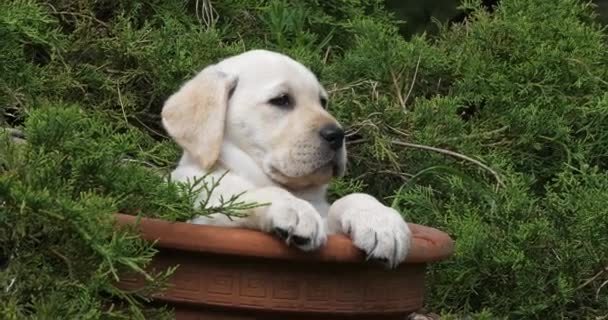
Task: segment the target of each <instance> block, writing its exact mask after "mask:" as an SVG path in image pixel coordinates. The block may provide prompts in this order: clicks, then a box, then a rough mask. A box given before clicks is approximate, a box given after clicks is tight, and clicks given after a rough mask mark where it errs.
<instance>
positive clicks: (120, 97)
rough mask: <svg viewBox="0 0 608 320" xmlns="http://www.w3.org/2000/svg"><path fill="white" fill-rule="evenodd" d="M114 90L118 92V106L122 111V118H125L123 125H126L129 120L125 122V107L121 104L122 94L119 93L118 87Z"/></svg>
mask: <svg viewBox="0 0 608 320" xmlns="http://www.w3.org/2000/svg"><path fill="white" fill-rule="evenodd" d="M116 90H117V91H118V103H119V104H120V109H121V110H122V116H123V117H124V118H125V123H126V124H127V125H128V124H129V120H127V113H126V112H125V105H124V103H123V102H122V94H121V93H120V85H118V84H117V85H116Z"/></svg>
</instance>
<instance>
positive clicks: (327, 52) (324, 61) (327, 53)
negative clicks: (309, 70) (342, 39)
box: [323, 46, 331, 64]
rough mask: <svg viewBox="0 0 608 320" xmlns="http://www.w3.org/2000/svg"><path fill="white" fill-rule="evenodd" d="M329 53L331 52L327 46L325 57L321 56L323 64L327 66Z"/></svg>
mask: <svg viewBox="0 0 608 320" xmlns="http://www.w3.org/2000/svg"><path fill="white" fill-rule="evenodd" d="M330 51H331V46H327V50H325V55H324V56H323V64H327V60H328V59H329V52H330Z"/></svg>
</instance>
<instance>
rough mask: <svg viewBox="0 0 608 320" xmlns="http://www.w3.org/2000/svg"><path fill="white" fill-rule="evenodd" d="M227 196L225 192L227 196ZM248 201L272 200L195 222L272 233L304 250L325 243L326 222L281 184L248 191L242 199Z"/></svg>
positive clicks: (195, 221)
mask: <svg viewBox="0 0 608 320" xmlns="http://www.w3.org/2000/svg"><path fill="white" fill-rule="evenodd" d="M224 196H225V195H224ZM239 199H240V200H241V201H243V202H246V203H259V204H262V203H269V204H268V205H263V206H258V207H255V208H252V209H248V210H246V211H244V212H242V213H244V214H245V217H235V218H232V219H229V218H228V217H227V216H225V215H222V214H213V215H210V216H208V217H199V218H197V219H195V220H193V221H192V222H193V223H204V224H215V225H224V226H234V227H244V228H250V229H256V230H261V231H264V232H267V233H273V234H276V235H277V236H279V237H281V238H282V239H284V240H285V241H286V243H287V244H288V245H291V244H293V245H295V246H297V247H298V248H300V249H302V250H304V251H310V250H315V249H317V248H319V247H320V246H322V245H323V244H324V243H325V241H326V239H327V234H326V231H325V225H324V221H323V219H322V218H321V216H320V215H319V213H318V212H317V211H316V210H315V208H314V207H313V206H312V205H311V204H310V203H308V202H306V201H304V200H302V199H299V198H296V197H295V196H294V195H292V194H291V193H289V192H288V191H286V190H283V189H281V188H278V187H264V188H258V189H252V190H249V191H246V192H245V193H244V194H242V195H241V196H240V198H239Z"/></svg>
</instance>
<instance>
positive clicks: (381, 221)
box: [327, 193, 411, 268]
mask: <svg viewBox="0 0 608 320" xmlns="http://www.w3.org/2000/svg"><path fill="white" fill-rule="evenodd" d="M327 226H328V231H329V233H343V234H346V235H348V236H350V238H351V239H352V241H353V243H354V245H355V246H357V247H358V248H359V249H361V250H363V251H365V253H366V254H367V257H368V259H374V260H378V261H381V262H383V263H384V264H386V265H387V266H388V267H391V268H394V267H396V266H397V265H399V263H401V262H403V260H404V259H405V257H406V255H407V252H408V251H409V247H410V242H411V232H410V229H409V227H408V225H407V223H405V221H404V220H403V218H401V215H400V214H399V213H398V212H397V211H396V210H394V209H392V208H390V207H387V206H384V205H383V204H381V203H380V201H378V200H376V198H374V197H372V196H370V195H367V194H363V193H354V194H350V195H347V196H345V197H343V198H341V199H338V200H337V201H336V202H334V203H333V204H332V205H331V207H330V208H329V213H328V216H327Z"/></svg>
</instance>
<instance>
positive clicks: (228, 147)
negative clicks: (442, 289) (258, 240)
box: [163, 50, 411, 267]
mask: <svg viewBox="0 0 608 320" xmlns="http://www.w3.org/2000/svg"><path fill="white" fill-rule="evenodd" d="M231 90H234V92H233V93H232V95H231V96H229V94H230V91H231ZM282 93H287V94H288V95H289V96H290V97H291V98H292V99H293V101H294V107H293V108H278V107H276V106H274V105H272V104H271V103H269V100H271V99H273V98H275V97H277V96H278V95H281V94H282ZM320 97H324V98H326V97H327V94H326V92H325V90H324V89H323V87H322V86H321V85H320V84H319V82H318V81H317V79H316V77H315V76H314V75H313V74H312V72H310V71H309V70H308V69H307V68H306V67H304V66H303V65H301V64H300V63H298V62H296V61H294V60H292V59H291V58H289V57H287V56H284V55H281V54H278V53H274V52H270V51H264V50H253V51H249V52H246V53H244V54H241V55H238V56H234V57H230V58H228V59H226V60H223V61H221V62H220V63H218V64H217V65H213V66H209V67H207V68H205V69H204V70H203V71H202V72H201V73H200V74H199V75H197V76H196V77H194V78H193V79H192V80H190V81H189V82H187V83H186V84H185V85H184V86H182V88H180V90H179V91H178V92H177V93H175V94H174V95H172V96H171V97H170V98H169V99H168V100H167V103H166V104H165V106H164V108H163V123H164V125H165V128H166V129H167V131H168V132H169V134H170V135H171V136H173V137H174V139H175V140H176V141H177V142H178V143H179V144H180V145H181V146H182V148H184V154H183V156H182V159H181V160H180V162H179V165H178V166H177V168H176V169H175V171H174V172H173V173H172V179H173V180H175V181H188V180H192V179H195V178H197V177H202V176H204V175H206V174H209V176H208V178H210V179H219V178H220V177H222V176H223V179H222V180H221V182H220V183H219V186H218V187H217V188H216V189H215V190H214V192H213V194H211V195H206V194H201V199H204V198H205V197H208V196H209V197H210V203H209V204H210V205H218V204H219V201H220V198H221V197H223V198H224V199H227V198H229V197H230V196H233V195H237V194H241V193H243V195H242V197H241V198H240V199H241V200H242V201H246V202H256V203H270V205H267V206H261V207H257V208H255V209H252V210H249V212H247V214H248V215H247V217H244V218H236V219H234V218H233V219H232V220H231V219H228V218H227V217H226V216H224V215H221V214H215V215H212V216H209V217H198V218H196V219H194V220H193V221H191V222H192V223H199V224H214V225H222V226H234V227H246V228H252V229H257V230H261V231H264V232H278V233H279V234H280V235H281V236H282V237H283V238H285V240H286V242H287V243H288V244H294V245H296V246H298V247H299V248H301V249H303V250H314V249H317V248H319V247H320V246H322V245H323V244H324V243H325V240H326V238H327V234H328V233H345V234H348V235H349V236H350V237H351V238H352V240H353V243H354V244H355V245H356V246H357V247H359V248H361V249H362V250H364V251H365V252H366V253H367V255H368V257H369V258H373V259H378V260H382V261H385V262H386V264H387V265H389V266H391V267H394V266H396V265H398V264H399V263H400V262H402V261H403V260H404V259H405V256H406V255H407V252H408V249H409V246H410V237H411V235H410V230H409V228H408V226H407V224H406V223H405V222H404V221H403V219H402V218H401V216H400V215H399V214H398V213H397V212H396V211H395V210H393V209H391V208H389V207H386V206H384V205H382V204H381V203H380V202H379V201H378V200H376V199H375V198H374V197H372V196H370V195H365V194H352V195H348V196H346V197H344V198H342V199H339V200H338V201H336V202H335V203H334V204H332V205H331V206H330V205H329V203H327V201H326V197H325V193H326V190H327V183H328V182H329V180H330V178H331V177H332V176H333V175H340V174H341V173H342V172H343V171H344V166H345V163H346V150H345V147H342V148H340V149H339V150H335V151H334V150H332V149H331V148H329V147H327V143H324V140H323V139H321V137H320V135H319V129H320V128H321V127H322V126H324V125H328V124H331V125H338V123H337V121H336V120H335V119H334V118H333V117H332V116H331V115H330V114H329V113H328V112H327V111H325V110H324V109H323V108H322V107H321V104H320ZM219 122H221V123H219ZM210 130H211V131H210ZM213 130H215V131H213ZM218 130H219V131H218ZM303 240H304V241H303ZM306 240H308V241H306Z"/></svg>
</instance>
